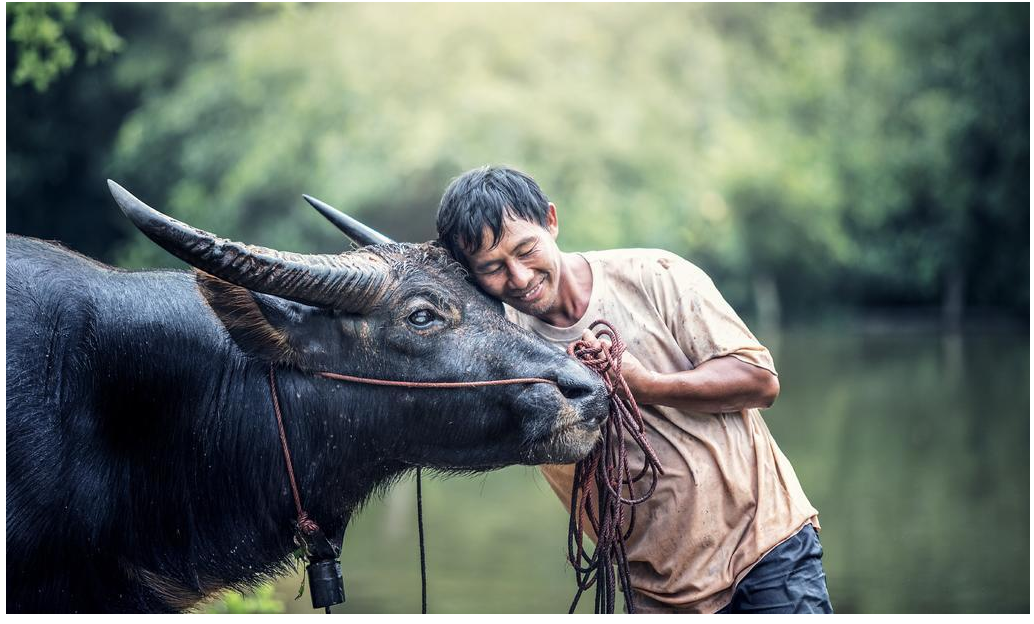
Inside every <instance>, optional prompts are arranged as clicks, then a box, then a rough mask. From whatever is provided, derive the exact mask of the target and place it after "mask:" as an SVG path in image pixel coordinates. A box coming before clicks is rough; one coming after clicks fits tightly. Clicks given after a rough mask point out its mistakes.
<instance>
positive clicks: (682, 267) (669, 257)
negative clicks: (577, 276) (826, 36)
mask: <svg viewBox="0 0 1034 624" xmlns="http://www.w3.org/2000/svg"><path fill="white" fill-rule="evenodd" d="M583 255H584V256H585V258H586V259H587V260H588V261H589V262H590V263H595V264H597V265H598V266H600V267H602V268H604V270H606V271H607V272H613V273H622V274H627V273H629V272H639V273H644V272H649V273H651V274H656V275H658V276H663V275H666V274H670V275H671V276H672V277H683V278H684V277H692V278H706V277H707V274H706V273H704V271H703V270H702V269H701V268H700V267H698V266H697V265H695V264H693V263H692V262H690V261H689V260H686V259H685V258H683V257H682V256H680V255H678V254H676V253H673V252H671V251H668V250H666V249H655V248H646V247H642V248H629V249H603V250H596V251H587V252H583Z"/></svg>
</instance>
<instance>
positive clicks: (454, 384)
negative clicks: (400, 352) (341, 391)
mask: <svg viewBox="0 0 1034 624" xmlns="http://www.w3.org/2000/svg"><path fill="white" fill-rule="evenodd" d="M317 374H318V375H319V376H320V377H326V378H327V379H336V380H338V381H352V382H355V383H362V384H369V385H371V386H401V387H403V388H477V387H480V386H505V385H507V384H522V383H548V384H553V385H554V386H555V385H557V383H556V382H555V381H553V380H552V379H542V378H541V377H518V378H516V379H493V380H491V381H392V380H390V379H371V378H369V377H353V376H352V375H342V374H340V373H317Z"/></svg>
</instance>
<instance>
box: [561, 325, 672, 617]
mask: <svg viewBox="0 0 1034 624" xmlns="http://www.w3.org/2000/svg"><path fill="white" fill-rule="evenodd" d="M597 327H598V328H599V329H598V330H596V332H595V336H596V338H597V340H598V343H593V342H589V341H586V340H578V341H576V342H573V343H571V344H570V345H569V346H568V348H567V352H568V354H569V355H571V356H572V357H575V358H578V360H579V361H581V362H582V363H583V364H585V365H586V366H587V367H589V368H590V369H592V370H593V371H594V372H595V373H596V374H598V375H599V376H600V377H601V378H602V379H603V383H604V385H605V386H606V388H607V396H608V397H609V399H610V417H609V418H607V422H606V423H605V424H604V425H603V431H602V434H603V435H602V439H601V441H600V443H599V444H597V445H596V448H594V449H593V450H592V452H591V453H589V455H588V456H587V457H586V458H585V459H583V460H582V461H580V462H578V463H577V464H576V465H575V472H574V487H573V488H572V490H571V519H570V522H569V524H568V535H567V559H568V561H569V562H570V563H571V565H572V566H573V567H574V571H575V579H576V582H577V584H578V590H577V592H576V593H575V597H574V600H573V601H572V602H571V608H570V610H569V612H570V613H574V610H575V608H576V607H577V606H578V601H579V599H580V598H581V596H582V593H584V592H585V591H586V590H588V589H590V588H591V587H592V586H593V585H595V586H596V604H595V610H596V613H614V606H615V595H616V589H617V587H618V586H620V589H621V593H622V594H623V595H624V597H625V608H626V610H627V611H628V612H629V613H635V603H634V600H633V596H632V583H631V576H630V575H629V570H628V555H627V553H626V551H625V541H626V540H627V539H628V538H629V537H631V535H632V531H633V529H634V528H635V507H636V505H638V504H640V503H642V502H643V501H645V500H646V499H648V498H650V496H652V495H653V492H654V490H656V488H657V479H658V476H659V475H662V474H664V469H663V468H662V467H661V462H660V460H659V459H658V458H657V454H656V453H655V452H654V450H653V448H651V447H650V442H649V441H648V440H647V438H646V427H645V425H644V424H643V416H642V413H640V411H639V406H638V405H636V402H635V398H634V397H633V396H632V392H631V391H630V390H629V389H628V384H627V383H625V380H624V378H623V377H622V376H621V358H622V356H623V355H624V353H625V343H624V341H622V340H621V336H620V335H619V334H618V332H617V330H616V329H614V327H613V326H612V325H611V324H610V323H608V322H606V321H604V320H598V321H595V322H594V323H592V324H591V325H589V330H590V331H592V330H593V329H595V328H597ZM630 442H631V443H632V444H635V445H636V446H637V447H638V448H639V449H640V451H642V454H643V459H644V464H643V468H642V469H641V470H640V471H639V472H638V473H637V474H635V475H633V474H632V471H631V470H630V469H629V461H628V460H629V451H628V444H629V443H630ZM648 473H649V475H650V481H649V485H648V486H647V487H646V491H645V492H642V493H640V494H638V495H637V494H636V490H637V489H642V488H641V487H640V486H637V485H636V484H637V483H639V482H640V481H641V480H642V479H643V478H644V477H645V476H646V475H647V474H648ZM594 498H595V501H596V502H595V504H594V503H593V499H594ZM586 519H587V520H588V521H589V526H590V528H591V529H592V532H593V534H594V535H595V536H596V548H595V549H593V552H592V554H591V555H590V554H589V553H588V552H587V550H586V548H585V540H584V536H585V528H586V527H585V520H586ZM626 521H627V525H628V526H627V529H624V530H622V527H623V526H624V525H625V524H626ZM615 566H616V568H617V569H616V570H615ZM615 572H616V574H617V576H616V577H615Z"/></svg>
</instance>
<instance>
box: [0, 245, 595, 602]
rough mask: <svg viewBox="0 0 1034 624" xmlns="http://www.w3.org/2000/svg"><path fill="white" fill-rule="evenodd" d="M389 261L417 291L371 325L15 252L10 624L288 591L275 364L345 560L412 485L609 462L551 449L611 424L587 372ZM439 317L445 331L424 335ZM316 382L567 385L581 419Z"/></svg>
mask: <svg viewBox="0 0 1034 624" xmlns="http://www.w3.org/2000/svg"><path fill="white" fill-rule="evenodd" d="M379 253H380V254H381V255H382V256H383V258H384V259H385V261H386V262H387V263H388V264H389V265H390V266H391V267H392V271H393V274H394V275H395V277H396V278H398V279H403V282H400V283H396V284H395V286H394V287H393V289H392V292H391V293H390V294H389V296H386V299H385V301H384V302H383V303H382V305H381V306H380V307H379V308H378V309H377V310H376V311H375V312H374V313H372V314H371V315H368V316H366V317H358V316H354V315H347V314H344V313H340V312H337V311H334V310H325V309H318V308H312V307H309V306H304V305H302V304H299V303H295V302H291V301H287V300H284V299H279V298H277V297H271V296H268V295H260V294H258V293H254V292H251V291H248V290H245V289H243V288H239V287H237V286H233V285H231V284H228V283H226V282H222V281H221V280H218V279H217V278H215V277H212V276H208V275H204V274H195V273H192V272H184V271H141V272H126V271H120V270H116V269H112V268H111V267H107V266H105V265H103V264H100V263H97V262H95V261H93V260H90V259H88V258H85V257H83V256H81V255H78V254H75V253H74V252H71V251H69V250H67V249H65V248H63V247H60V246H58V245H55V244H52V243H46V242H42V241H38V240H35V239H30V238H24V237H18V236H10V235H9V236H8V238H7V610H8V611H9V612H167V611H181V610H187V609H191V608H194V607H196V606H197V605H198V604H200V603H202V602H203V601H204V600H206V599H208V598H210V597H212V596H214V595H216V594H217V593H218V592H220V591H222V590H224V589H227V588H235V589H246V588H250V587H253V586H255V585H256V584H258V583H261V582H264V581H266V580H268V579H270V578H272V577H276V576H278V575H281V574H283V573H286V572H289V571H291V570H292V569H293V568H292V567H291V565H292V564H291V558H290V553H291V552H292V551H293V550H294V549H295V545H294V543H293V522H294V519H295V516H296V513H295V509H294V504H293V499H292V497H291V493H290V489H289V485H288V480H287V475H286V470H285V467H284V459H283V456H282V452H281V449H280V442H279V437H278V433H277V425H276V420H275V417H274V414H273V409H272V403H271V398H270V388H269V381H268V373H269V367H270V364H271V363H272V364H274V365H275V367H276V375H277V384H278V389H279V397H280V403H281V406H282V409H283V414H284V421H285V427H286V430H287V437H288V441H289V445H290V448H291V453H292V456H293V459H294V467H295V472H296V475H297V478H298V485H299V488H300V490H301V495H302V500H303V503H304V505H305V507H306V509H307V511H308V512H309V513H310V515H311V517H312V518H313V519H315V520H316V521H317V522H318V523H319V524H320V525H321V527H322V528H323V530H324V532H325V533H326V534H327V535H329V536H335V538H336V539H337V540H340V538H341V535H342V534H343V532H344V529H345V525H346V524H347V522H348V518H349V516H350V515H351V514H352V513H353V512H354V511H355V510H356V509H357V508H358V507H359V506H360V505H361V504H362V503H363V501H365V500H366V499H367V498H368V497H369V496H370V494H371V493H373V492H375V491H377V490H379V489H381V488H384V487H386V486H387V485H389V484H390V483H392V482H393V481H394V480H395V479H397V478H398V477H399V476H401V475H403V474H405V472H406V471H407V470H408V469H409V468H410V467H411V466H413V465H425V466H430V467H433V468H437V469H440V470H446V471H450V470H482V469H489V468H494V467H498V466H502V465H507V464H514V463H542V462H547V461H574V460H576V459H578V458H580V457H581V456H582V455H584V453H585V452H587V451H588V450H589V448H591V443H592V442H593V441H594V439H590V438H589V437H587V436H582V437H577V436H573V434H571V433H570V431H571V430H570V429H568V430H567V433H566V434H565V435H564V436H560V437H561V438H562V439H563V440H564V444H563V445H559V443H556V442H555V440H554V438H555V437H556V436H554V435H553V432H554V431H555V430H556V429H557V428H558V427H559V425H563V424H564V422H561V421H563V420H564V418H568V419H570V418H571V417H572V414H575V415H576V416H577V418H583V419H585V420H586V421H592V420H597V421H598V420H599V418H600V417H601V410H602V409H604V406H605V400H604V397H603V394H602V387H601V386H599V384H598V382H597V381H595V380H593V379H592V378H591V376H589V375H588V374H587V373H586V372H585V370H584V369H583V368H581V367H580V366H579V365H576V364H574V363H573V362H571V360H569V359H566V358H564V357H563V354H562V353H560V352H559V351H558V350H556V349H553V348H551V347H548V345H545V343H542V342H540V341H537V340H535V339H533V338H531V337H530V336H528V335H527V334H524V333H523V332H521V331H520V330H517V329H516V328H515V327H514V326H512V325H510V324H508V323H505V322H503V321H502V319H501V317H500V316H499V312H498V310H497V309H496V308H495V306H494V305H493V304H492V303H491V302H490V301H489V300H488V299H487V298H485V297H484V296H483V295H481V294H479V293H478V292H477V291H476V290H475V289H474V288H473V287H472V286H471V285H470V284H469V283H468V282H467V281H465V280H464V278H463V275H462V273H461V272H460V271H459V270H458V269H457V268H456V267H455V266H454V265H453V263H451V262H450V260H449V259H448V256H446V255H445V254H444V253H443V252H441V250H438V249H436V248H434V247H433V246H429V245H421V246H412V245H409V246H401V245H392V246H385V247H384V248H383V249H382V250H381V251H380V252H379ZM443 284H444V285H443ZM420 308H423V309H430V310H431V311H432V312H433V313H434V318H436V319H437V320H436V321H435V324H433V325H432V326H431V327H414V326H413V325H412V324H411V321H410V317H411V315H412V313H413V312H412V311H413V310H414V309H420ZM418 320H420V321H422V320H424V317H418ZM421 324H422V323H421ZM503 354H509V355H508V356H507V355H503ZM515 355H516V356H517V357H514V356H515ZM319 370H330V371H336V372H343V373H350V374H366V375H369V376H381V377H390V378H403V377H408V378H411V379H415V380H431V379H443V378H444V379H474V378H482V379H486V378H503V377H518V376H521V377H523V376H550V377H551V378H553V379H557V380H558V381H559V382H560V386H561V391H562V392H563V395H564V397H566V399H565V398H564V397H561V396H560V394H559V393H557V392H556V391H555V389H552V387H547V386H546V385H545V384H538V385H536V386H534V387H530V388H528V387H518V386H503V387H499V388H496V389H487V388H481V389H476V390H474V389H472V390H463V391H454V392H450V393H449V395H448V396H447V397H446V396H442V395H441V394H437V395H430V396H429V395H428V394H426V392H427V391H421V390H397V389H384V388H377V387H370V386H358V385H354V384H347V383H341V382H335V381H330V380H326V379H322V378H319V377H317V376H315V375H314V374H313V373H314V372H316V371H319ZM421 393H423V394H421ZM565 401H566V402H565ZM572 406H573V407H572ZM558 423H559V425H558ZM346 576H347V571H346Z"/></svg>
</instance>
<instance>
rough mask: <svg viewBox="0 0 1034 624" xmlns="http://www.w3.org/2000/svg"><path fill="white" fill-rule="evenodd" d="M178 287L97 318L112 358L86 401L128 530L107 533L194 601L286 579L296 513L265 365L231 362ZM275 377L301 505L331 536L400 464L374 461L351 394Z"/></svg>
mask: <svg viewBox="0 0 1034 624" xmlns="http://www.w3.org/2000/svg"><path fill="white" fill-rule="evenodd" d="M190 292H191V294H192V295H193V297H180V298H176V299H171V300H169V299H159V300H154V301H148V302H145V303H143V304H141V303H140V302H139V301H135V302H134V305H133V306H124V307H122V308H121V309H119V306H117V305H115V306H109V307H108V309H112V307H114V308H115V309H116V310H118V312H119V313H118V314H116V315H115V316H114V317H113V320H112V322H105V320H104V319H98V321H99V322H98V324H97V331H96V343H97V344H96V348H97V352H98V353H109V354H116V357H113V358H111V359H109V360H108V361H107V364H106V366H105V367H104V368H105V370H98V371H96V372H97V379H98V380H99V383H98V389H97V396H96V397H95V400H96V402H97V404H98V407H100V408H101V410H100V412H101V419H102V421H103V422H102V425H101V428H102V429H105V430H106V432H105V433H106V434H107V435H106V436H105V442H106V443H108V444H109V446H113V447H115V448H113V449H112V450H113V451H115V452H116V453H117V456H118V458H119V461H118V465H119V468H120V470H119V471H118V472H117V476H116V481H117V486H116V488H115V491H117V492H118V494H117V495H116V496H115V497H116V498H117V499H118V500H117V504H116V506H115V508H116V509H118V508H120V509H123V510H128V511H129V516H130V517H131V518H133V519H134V520H135V521H136V522H134V523H133V524H132V528H131V530H129V531H122V534H121V535H119V536H118V539H119V541H121V542H122V543H123V544H124V545H125V549H124V550H125V552H127V553H129V557H130V559H131V561H130V562H128V565H129V567H130V568H132V567H134V566H135V567H139V568H141V569H142V570H143V571H145V572H147V573H150V574H158V575H161V576H162V577H164V578H171V579H173V580H175V581H176V582H177V583H179V584H180V585H183V586H186V587H188V588H189V589H190V590H191V591H194V590H196V591H197V592H198V593H199V594H207V593H209V592H210V591H212V590H216V589H221V588H223V587H226V586H229V585H232V586H239V587H240V586H246V585H248V584H251V583H254V582H256V581H261V580H262V579H263V577H265V576H267V575H274V574H277V573H281V572H284V571H286V567H285V566H286V565H287V564H288V563H289V559H288V555H289V554H290V552H291V551H292V550H293V549H294V548H295V545H294V542H293V530H294V521H295V519H296V515H297V514H296V510H295V504H294V499H293V496H292V492H291V488H290V485H289V481H288V475H287V469H286V466H285V460H284V456H283V451H282V447H281V443H280V438H279V432H278V427H277V422H276V417H275V415H274V411H273V403H272V396H271V389H270V384H269V370H270V369H269V364H268V363H267V362H263V361H261V360H257V359H254V358H251V357H248V356H246V355H245V354H244V353H242V352H241V351H240V349H239V348H238V347H237V346H236V344H235V343H233V341H232V340H231V339H230V338H229V336H228V335H227V334H226V332H225V331H224V330H223V329H222V326H221V325H220V324H219V323H218V321H217V320H216V319H215V318H214V316H213V315H212V313H211V311H210V310H209V309H208V308H207V306H205V305H204V304H203V303H202V302H201V300H200V297H198V296H197V294H196V290H193V289H192V288H191V289H190ZM115 319H117V320H115ZM143 337H146V338H143ZM274 370H275V375H276V382H277V386H278V388H277V389H278V395H279V400H280V405H281V409H282V414H283V421H284V428H285V431H286V437H287V441H288V447H289V449H290V453H291V457H292V460H293V466H294V472H295V476H296V479H297V484H298V487H299V491H300V496H301V502H302V505H303V507H304V509H305V510H306V511H307V512H308V513H309V516H310V517H311V518H312V519H313V520H315V521H316V522H317V523H319V524H320V526H321V528H322V529H323V530H324V532H325V533H326V534H327V535H328V536H331V537H332V538H333V537H334V536H339V535H340V533H341V532H342V531H343V529H344V526H345V524H346V523H347V520H348V516H349V515H350V513H351V511H352V510H353V509H354V508H355V507H356V506H357V505H359V504H361V503H362V501H363V500H364V499H365V498H366V497H367V496H369V495H370V493H371V492H373V491H374V490H375V489H376V488H377V487H378V486H380V485H382V484H385V483H387V482H389V481H390V480H391V479H392V478H393V477H394V476H396V475H398V474H399V473H400V472H401V470H402V466H401V465H400V464H398V463H395V462H392V461H390V460H386V459H383V458H382V457H380V456H379V455H378V454H377V453H376V452H375V449H376V448H377V445H378V435H379V434H378V431H376V430H374V429H373V428H371V427H366V426H364V423H365V422H367V420H368V419H367V418H366V414H364V413H363V412H362V405H363V402H361V401H359V400H358V397H355V400H353V399H352V393H354V392H355V391H356V389H354V388H347V387H345V388H341V387H338V388H334V389H333V393H332V394H333V402H334V405H336V406H337V407H335V406H332V405H331V403H330V401H331V399H330V398H328V388H329V387H330V384H333V383H334V382H329V381H327V380H321V379H318V378H317V377H315V376H314V375H313V374H311V373H308V372H304V371H300V370H298V369H296V368H292V367H285V366H278V367H275V369H274ZM141 520H142V522H141ZM112 524H113V525H114V526H121V524H120V523H119V522H113V523H112Z"/></svg>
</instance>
